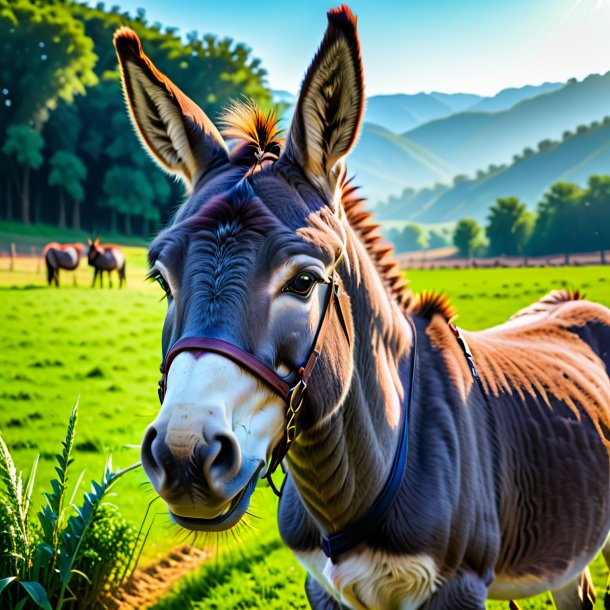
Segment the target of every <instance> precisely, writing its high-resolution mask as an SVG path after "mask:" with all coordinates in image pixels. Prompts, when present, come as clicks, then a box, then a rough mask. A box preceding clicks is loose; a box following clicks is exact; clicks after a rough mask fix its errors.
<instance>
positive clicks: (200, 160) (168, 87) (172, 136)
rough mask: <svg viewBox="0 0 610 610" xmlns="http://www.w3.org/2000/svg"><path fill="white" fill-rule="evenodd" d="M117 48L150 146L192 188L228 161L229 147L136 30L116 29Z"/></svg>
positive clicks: (132, 108)
mask: <svg viewBox="0 0 610 610" xmlns="http://www.w3.org/2000/svg"><path fill="white" fill-rule="evenodd" d="M114 47H115V49H116V52H117V55H118V58H119V65H120V67H121V77H122V81H123V91H124V93H125V99H126V100H127V106H128V108H129V114H130V115H131V119H132V121H133V124H134V126H135V128H136V131H137V133H138V134H139V135H140V137H141V139H142V142H143V144H144V146H145V148H147V149H148V151H149V152H150V153H151V155H152V156H153V158H154V159H155V160H156V161H157V162H158V163H159V165H161V167H163V168H164V169H165V170H167V171H168V172H170V173H172V174H178V175H180V176H181V177H182V179H183V180H184V182H185V183H186V185H187V188H189V189H192V188H193V187H194V186H195V184H196V183H197V181H198V180H199V178H201V176H203V175H204V174H205V173H206V172H207V171H208V170H209V169H211V168H212V167H215V166H217V165H219V164H221V163H222V162H224V161H227V160H228V152H227V147H226V144H225V143H224V141H223V139H222V137H221V135H220V134H219V133H218V130H217V129H216V127H214V125H213V124H212V122H211V121H210V119H208V117H207V116H206V115H205V113H204V112H203V110H201V108H199V106H197V104H195V102H193V101H192V100H190V99H189V98H188V97H187V96H186V95H184V93H182V91H180V89H178V87H176V85H174V83H172V82H171V81H170V80H169V78H167V77H166V76H165V75H164V74H162V73H161V72H159V70H157V68H155V66H154V65H153V63H152V62H151V61H150V59H148V57H147V56H146V55H145V54H144V51H143V50H142V45H141V43H140V39H139V38H138V35H137V34H136V33H135V32H134V31H133V30H131V29H130V28H126V27H122V28H120V29H119V30H117V32H116V33H115V35H114Z"/></svg>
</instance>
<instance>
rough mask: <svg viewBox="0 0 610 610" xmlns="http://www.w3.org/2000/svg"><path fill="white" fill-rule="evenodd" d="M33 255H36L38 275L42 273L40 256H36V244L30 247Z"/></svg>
mask: <svg viewBox="0 0 610 610" xmlns="http://www.w3.org/2000/svg"><path fill="white" fill-rule="evenodd" d="M30 251H31V252H32V256H34V257H36V275H40V256H36V246H32V247H31V248H30Z"/></svg>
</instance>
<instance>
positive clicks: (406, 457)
mask: <svg viewBox="0 0 610 610" xmlns="http://www.w3.org/2000/svg"><path fill="white" fill-rule="evenodd" d="M328 20H329V24H328V29H327V31H326V34H325V36H324V39H323V41H322V44H321V46H320V49H319V51H318V53H317V54H316V56H315V58H314V60H313V62H312V64H311V66H310V68H309V69H308V71H307V73H306V76H305V80H304V82H303V86H302V89H301V92H300V95H299V99H298V102H297V105H296V109H295V114H294V117H293V120H292V123H291V126H290V129H289V132H288V137H287V139H286V142H285V146H284V149H283V151H282V149H281V146H282V142H281V141H280V139H279V138H278V134H277V128H276V121H275V120H274V119H273V116H267V115H265V114H263V113H261V112H260V111H257V110H256V109H255V108H254V107H252V106H250V105H239V106H234V107H233V108H232V109H230V111H229V112H228V114H227V115H225V117H224V122H225V129H224V131H223V135H224V137H223V135H221V133H220V132H219V131H218V130H217V129H216V127H215V126H214V125H213V124H212V122H211V121H210V120H209V119H208V118H207V117H206V115H205V114H204V112H203V111H202V110H201V109H200V108H199V107H198V106H197V105H196V104H195V103H194V102H192V101H191V100H190V99H189V98H188V97H186V95H184V93H182V92H181V91H180V90H179V89H178V88H177V87H176V86H175V85H174V84H173V83H172V82H171V81H170V80H169V79H168V78H167V77H165V76H164V75H163V74H161V73H160V72H159V71H158V70H157V69H156V68H155V67H154V66H153V64H152V63H151V61H150V60H149V59H148V57H146V55H145V54H144V52H143V50H142V47H141V45H140V41H139V39H138V37H137V36H136V34H135V33H134V32H133V31H131V30H129V29H125V28H123V29H121V30H119V31H118V32H117V34H116V36H115V45H116V49H117V52H118V56H119V61H120V65H121V73H122V78H123V86H124V91H125V97H126V99H127V101H128V105H129V111H130V114H131V117H132V120H133V122H134V124H135V127H136V129H137V130H138V131H139V133H140V136H141V139H142V142H144V143H145V145H146V146H147V147H148V148H149V149H150V151H151V152H152V154H153V155H154V156H155V157H156V158H157V160H158V161H159V163H160V164H161V165H162V166H163V167H164V168H165V169H167V170H170V171H172V172H173V173H176V174H178V175H180V176H181V177H182V178H183V180H184V181H185V183H186V184H187V186H188V187H189V190H190V194H189V196H188V198H187V200H186V202H185V203H184V204H183V205H182V206H181V208H180V209H179V211H178V213H177V214H176V216H175V218H174V220H173V222H172V223H171V225H170V226H169V227H167V228H166V229H165V230H164V231H163V232H162V233H160V234H159V235H158V236H157V238H156V239H155V240H154V242H153V244H152V245H151V247H150V249H149V254H148V256H149V263H150V266H151V277H154V278H155V279H157V280H158V281H159V283H160V285H161V287H162V288H163V290H164V291H165V293H166V294H167V297H168V298H167V302H168V310H167V316H166V319H165V324H164V327H163V333H162V343H163V353H164V361H163V365H162V370H163V377H162V380H161V384H160V398H161V400H162V406H161V409H160V411H159V414H158V416H157V418H156V419H155V421H154V422H153V423H152V424H151V426H149V428H148V430H147V431H146V434H145V437H144V439H143V442H142V463H143V466H144V469H145V471H146V473H147V476H148V477H149V479H150V480H151V482H152V484H153V486H154V487H155V489H156V491H157V492H158V493H159V494H160V495H161V497H163V499H164V500H165V501H166V503H167V505H168V508H169V511H170V514H171V516H172V518H173V519H174V521H175V522H176V523H178V524H179V525H181V526H183V527H185V528H188V529H191V530H203V531H218V530H226V529H229V528H231V527H233V526H235V525H236V524H237V523H238V522H239V521H240V520H241V519H242V517H243V516H244V514H245V513H246V511H247V509H248V506H249V502H250V498H251V496H252V493H253V492H254V489H255V487H256V485H257V482H258V481H259V480H260V479H261V478H264V477H266V476H267V475H268V474H269V473H270V472H272V471H273V469H274V468H275V467H277V466H278V465H279V464H280V463H281V462H282V460H283V461H284V463H285V465H286V467H287V470H288V474H287V477H286V479H285V484H284V486H283V492H282V495H281V499H280V505H279V514H278V518H279V526H280V533H281V535H282V538H283V540H284V541H285V542H286V544H288V546H289V547H290V548H291V549H292V550H293V551H294V553H295V555H296V556H297V558H298V559H299V561H300V562H301V563H302V565H304V566H305V567H306V569H307V571H308V573H309V576H308V578H307V583H306V591H307V595H308V598H309V601H310V603H311V605H312V606H313V607H314V608H316V609H320V610H338V609H340V608H353V609H358V610H365V609H389V610H395V609H402V610H415V609H420V608H421V609H425V610H484V609H485V601H486V599H487V598H488V597H489V598H496V599H505V600H510V599H512V598H519V597H527V596H531V595H535V594H537V593H540V592H542V591H545V590H551V591H552V592H553V597H554V599H555V603H556V605H557V607H558V608H559V609H560V610H576V609H578V610H584V609H586V608H591V607H592V606H591V596H592V593H593V591H592V588H591V585H590V581H589V578H588V572H587V565H588V564H589V562H590V561H591V560H592V559H593V557H595V555H596V553H597V552H598V551H599V550H600V549H601V548H602V547H603V546H604V543H605V541H606V538H607V536H608V532H609V531H610V460H609V448H610V379H609V377H608V368H609V367H610V310H608V309H607V308H606V307H603V306H601V305H599V304H595V303H589V302H587V301H584V300H582V299H580V298H579V295H578V294H568V293H552V294H551V295H549V296H548V297H547V298H546V299H542V300H541V301H539V302H538V303H536V304H535V305H534V306H532V307H530V308H528V309H526V310H524V311H523V312H520V314H517V315H516V316H514V317H513V319H511V320H510V321H508V322H507V323H505V324H503V325H501V326H498V327H496V328H491V329H488V330H485V331H482V332H479V333H463V332H461V331H460V330H458V329H456V328H455V327H453V326H451V325H450V324H449V320H450V319H451V317H452V315H453V314H452V309H451V307H450V305H449V304H448V303H447V302H446V301H445V300H443V299H442V298H438V297H435V296H434V295H432V296H431V295H423V296H420V297H419V298H415V297H414V296H413V295H412V293H411V292H410V291H409V290H408V289H407V287H406V286H405V282H404V280H403V278H402V274H401V273H400V271H399V269H398V268H397V267H396V265H395V264H394V263H393V262H392V260H391V259H389V258H388V253H389V251H390V250H391V248H389V247H388V246H386V245H384V244H383V243H382V241H381V239H380V236H379V232H378V227H376V226H375V225H374V224H373V223H372V222H371V220H370V214H369V213H368V212H367V211H366V209H365V208H364V207H363V204H362V202H361V201H360V200H359V198H358V197H357V195H356V194H355V192H354V189H353V188H352V187H351V186H350V185H349V182H347V181H346V180H345V175H346V174H345V168H344V159H345V156H346V155H347V154H348V152H349V151H350V149H351V148H352V146H353V145H354V142H355V141H356V138H357V135H358V129H359V126H360V123H361V119H362V112H363V108H364V84H363V76H362V66H361V60H360V47H359V42H358V36H357V32H356V20H355V18H354V16H353V15H352V14H351V12H350V11H349V9H347V8H346V7H341V8H340V9H336V10H332V11H330V12H329V15H328ZM284 458H285V459H284ZM287 605H289V604H287Z"/></svg>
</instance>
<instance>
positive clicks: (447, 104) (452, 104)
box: [364, 93, 481, 133]
mask: <svg viewBox="0 0 610 610" xmlns="http://www.w3.org/2000/svg"><path fill="white" fill-rule="evenodd" d="M479 100H481V98H480V97H479V96H477V95H467V94H461V93H460V94H455V95H450V94H445V93H418V94H416V95H405V94H402V93H399V94H396V95H373V96H371V97H369V98H367V101H366V113H365V115H364V120H365V121H367V122H368V123H375V124H376V125H381V126H382V127H385V128H386V129H388V130H389V131H392V132H394V133H401V132H404V131H408V130H409V129H414V128H415V127H417V126H418V125H422V124H423V123H427V122H428V121H433V120H435V119H438V118H441V117H446V116H450V115H452V114H455V113H456V112H460V111H461V110H463V109H465V108H468V107H469V106H471V105H472V104H474V103H475V102H477V101H479Z"/></svg>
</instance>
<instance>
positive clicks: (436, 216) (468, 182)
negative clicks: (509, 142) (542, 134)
mask: <svg viewBox="0 0 610 610" xmlns="http://www.w3.org/2000/svg"><path fill="white" fill-rule="evenodd" d="M608 173H610V119H606V120H605V121H604V122H603V123H602V124H599V123H593V124H592V125H591V126H589V127H586V128H585V127H581V128H580V129H579V130H578V133H576V134H573V135H570V136H569V137H566V138H565V139H564V140H562V141H559V142H548V143H546V144H545V145H544V146H543V147H542V150H539V151H537V152H533V151H529V154H526V155H525V156H523V155H520V157H519V158H518V159H517V160H516V161H515V162H514V163H512V164H510V165H509V166H506V167H498V168H495V169H494V170H493V171H491V172H488V173H485V174H484V173H483V172H479V175H478V177H477V178H473V179H467V178H458V179H457V180H456V182H455V183H454V185H453V186H451V187H447V186H443V185H437V186H436V187H434V188H430V189H425V190H419V191H415V190H407V192H405V193H404V194H403V196H402V197H401V198H400V199H399V198H397V197H393V198H392V199H391V202H390V205H382V206H378V207H377V208H376V213H377V215H378V217H379V218H380V219H383V220H389V219H401V220H404V219H409V220H413V221H415V222H424V223H433V222H434V223H436V222H444V221H453V220H458V219H459V218H466V217H467V218H475V219H476V220H478V221H479V222H484V221H485V219H486V216H487V214H488V209H489V207H490V206H491V205H492V204H493V203H494V202H495V200H496V199H498V198H499V197H509V196H516V197H519V198H520V199H521V200H522V201H523V202H524V203H525V204H527V206H528V208H530V209H531V210H534V209H535V208H536V206H537V204H538V202H539V201H540V200H541V199H542V196H543V194H544V192H545V191H546V190H547V189H548V188H549V186H550V185H551V184H553V183H555V182H559V181H562V182H575V183H577V184H580V185H582V186H584V185H585V184H586V182H587V180H588V178H589V176H591V175H595V174H608Z"/></svg>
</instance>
